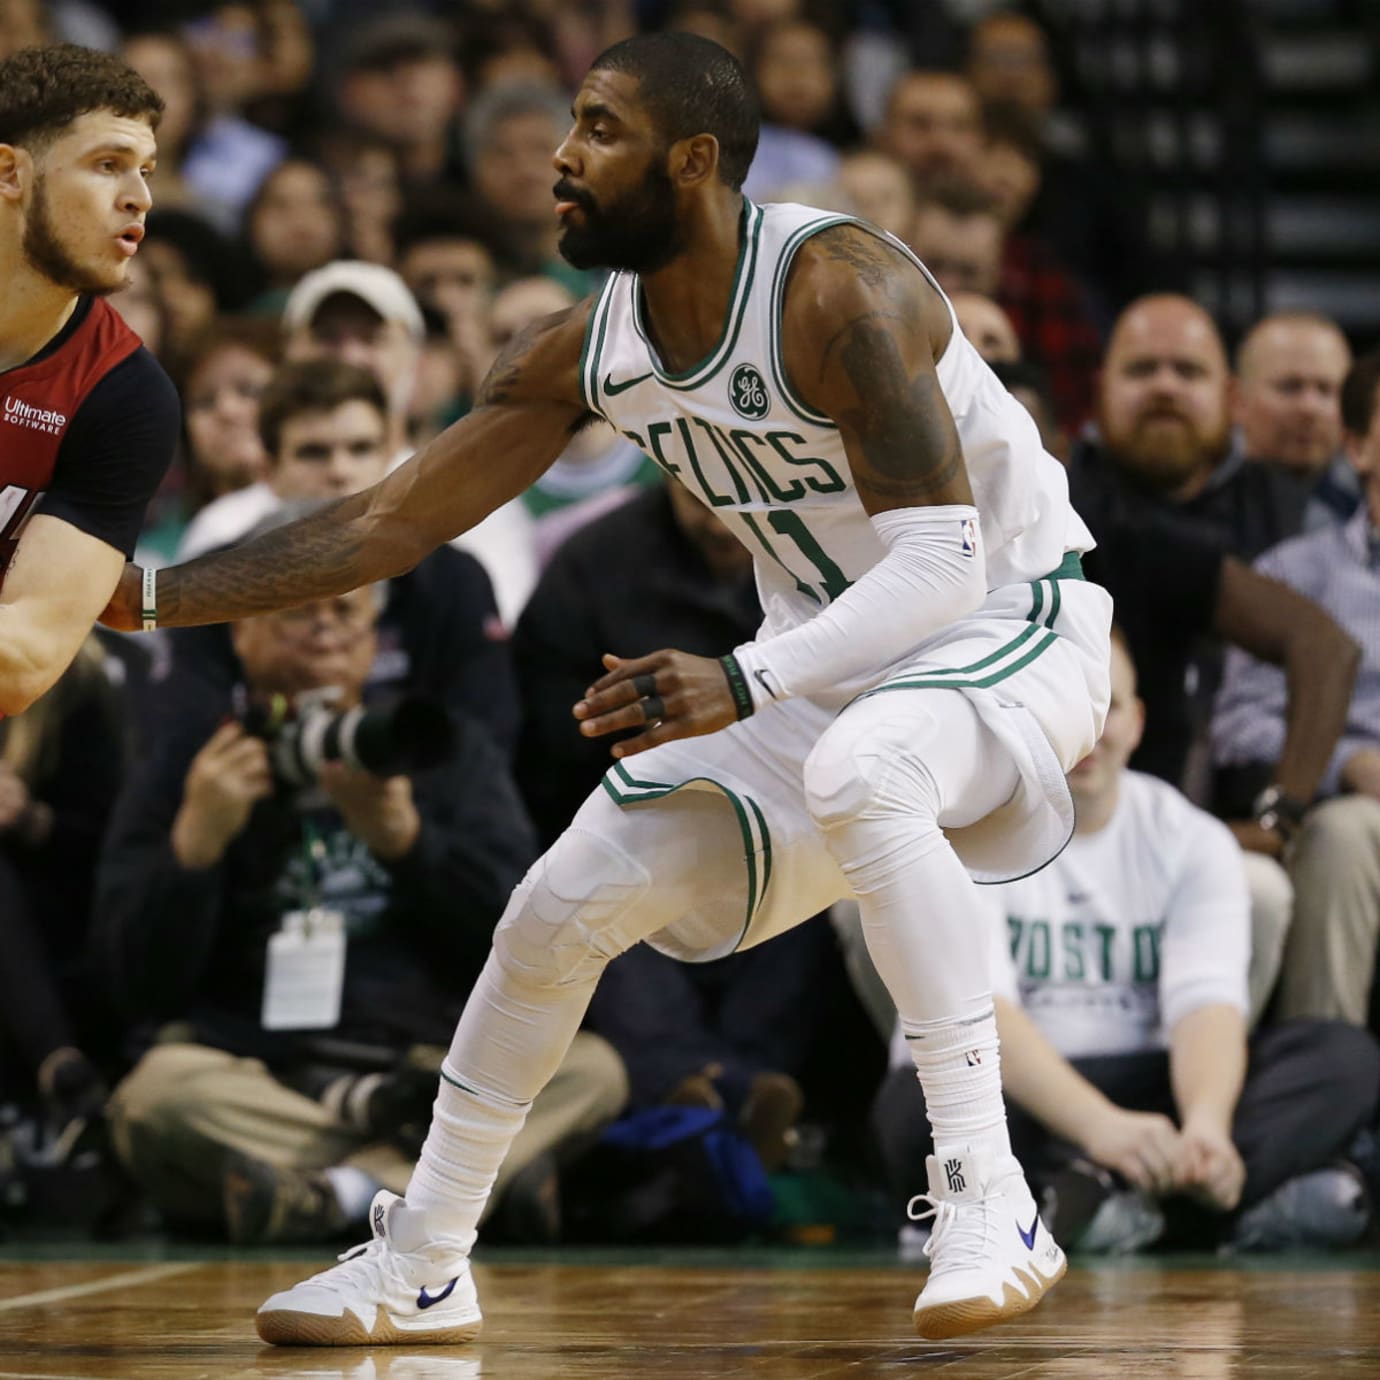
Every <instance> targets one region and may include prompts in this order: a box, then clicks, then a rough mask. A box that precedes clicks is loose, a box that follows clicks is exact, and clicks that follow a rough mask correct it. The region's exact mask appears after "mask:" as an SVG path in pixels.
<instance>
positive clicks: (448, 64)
mask: <svg viewBox="0 0 1380 1380" xmlns="http://www.w3.org/2000/svg"><path fill="white" fill-rule="evenodd" d="M455 48H456V34H455V30H454V29H453V28H452V27H451V25H450V24H448V23H446V22H445V21H443V20H440V19H437V18H434V17H432V16H431V15H428V14H423V13H421V12H420V11H419V10H417V9H408V8H404V9H401V10H394V11H392V12H384V13H378V14H371V15H369V16H368V18H366V19H363V20H361V21H359V22H358V23H356V24H355V25H354V26H353V27H352V28H351V29H349V30H347V31H346V34H345V41H344V44H343V52H342V53H341V55H340V58H339V61H338V63H337V64H336V65H335V66H334V68H333V70H334V72H335V73H336V74H338V75H337V82H336V88H335V105H336V110H337V113H338V114H339V116H340V119H341V120H342V121H343V123H344V124H345V125H346V126H347V127H348V128H350V129H352V130H357V131H359V132H360V133H362V134H364V135H368V136H371V137H373V138H376V139H382V140H383V141H384V142H385V143H386V144H388V145H389V146H390V147H392V148H394V149H395V150H397V153H398V156H399V161H400V165H401V169H400V170H401V173H402V178H403V181H404V182H406V183H410V184H414V185H425V184H429V183H432V182H435V181H437V180H443V179H454V178H458V177H459V176H460V175H461V174H462V173H463V163H462V161H461V158H460V150H459V140H458V137H457V133H458V131H457V126H456V121H457V118H458V116H459V114H460V109H461V105H462V103H463V99H464V81H463V79H462V77H461V75H460V67H459V64H458V62H457V61H456V54H455ZM553 147H554V145H553Z"/></svg>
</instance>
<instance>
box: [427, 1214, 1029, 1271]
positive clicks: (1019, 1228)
mask: <svg viewBox="0 0 1380 1380" xmlns="http://www.w3.org/2000/svg"><path fill="white" fill-rule="evenodd" d="M1039 1226H1040V1211H1039V1209H1038V1208H1037V1209H1036V1210H1035V1216H1034V1217H1032V1218H1031V1219H1030V1230H1029V1231H1026V1229H1025V1228H1024V1227H1023V1226H1021V1224H1020V1223H1019V1222H1017V1223H1016V1230H1017V1231H1018V1232H1020V1234H1021V1240H1022V1241H1024V1242H1025V1248H1026V1250H1028V1251H1033V1250H1034V1249H1035V1232H1036V1231H1037V1230H1038V1228H1039ZM453 1282H454V1281H452V1283H453Z"/></svg>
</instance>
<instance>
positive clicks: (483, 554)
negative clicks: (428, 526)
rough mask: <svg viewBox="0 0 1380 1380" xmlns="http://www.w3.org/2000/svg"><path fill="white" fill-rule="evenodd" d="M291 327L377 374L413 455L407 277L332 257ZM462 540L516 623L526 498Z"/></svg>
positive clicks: (300, 354) (415, 319) (523, 583)
mask: <svg viewBox="0 0 1380 1380" xmlns="http://www.w3.org/2000/svg"><path fill="white" fill-rule="evenodd" d="M549 192H550V189H549V188H548V199H549ZM553 219H554V217H553ZM283 329H284V331H286V332H287V357H288V358H289V359H294V360H296V359H323V358H327V357H332V356H333V357H335V358H337V359H343V360H345V361H347V362H348V363H351V364H358V365H362V366H363V367H364V368H366V369H368V370H369V371H370V372H371V373H373V374H374V376H375V377H376V378H377V379H378V380H379V382H380V383H381V384H382V385H383V389H384V393H385V395H386V397H387V399H388V433H389V455H390V460H389V468H390V469H391V468H395V467H396V466H398V465H400V464H402V462H403V461H404V460H406V459H407V457H408V456H409V455H410V454H411V450H410V448H409V446H408V444H407V417H408V409H409V408H410V406H411V403H412V396H413V393H414V391H415V389H416V386H417V370H418V367H419V364H420V359H421V350H422V344H423V341H424V340H425V337H426V322H425V320H424V318H423V316H422V312H421V308H420V307H418V305H417V300H416V298H415V297H413V295H412V294H411V293H410V292H409V291H408V290H407V285H406V284H405V283H404V282H403V280H402V279H401V278H400V277H399V276H398V275H397V274H396V273H395V272H393V270H392V269H391V268H385V267H384V266H383V265H382V264H366V263H361V262H359V261H358V260H341V261H339V262H337V263H333V264H327V265H326V267H325V268H319V269H317V270H316V272H314V273H308V274H307V276H306V277H305V278H303V279H302V281H301V282H299V283H298V284H297V286H296V287H295V288H294V289H293V290H292V292H291V294H290V295H289V296H288V300H287V304H286V305H285V306H284V308H283ZM454 544H455V546H456V547H457V548H458V549H459V550H461V551H467V552H469V553H470V554H471V555H473V556H474V557H475V559H476V560H478V561H479V563H480V564H481V565H482V566H483V567H484V569H485V570H486V571H487V572H488V575H489V578H490V579H491V580H492V581H493V584H494V592H495V595H496V596H497V599H498V607H499V612H500V614H501V615H502V617H503V620H504V622H505V623H509V624H511V623H512V622H514V621H515V620H516V618H517V615H518V613H519V612H521V609H522V606H523V604H524V603H525V602H526V600H527V596H528V594H530V593H531V590H532V586H533V585H534V584H535V583H536V568H537V566H536V555H535V552H534V550H533V547H532V538H531V532H530V530H529V527H528V521H527V514H526V512H525V511H524V509H523V508H522V505H521V502H520V501H519V500H516V499H515V500H514V501H513V502H511V503H506V504H504V505H503V507H501V508H499V509H498V510H497V511H496V512H493V513H491V514H490V515H489V516H488V517H487V518H485V519H484V521H483V522H481V523H479V524H478V525H477V526H475V527H472V528H470V530H469V531H468V532H465V533H463V534H462V535H461V536H459V537H457V538H456V540H455V543H454ZM203 549H204V548H203ZM192 554H200V553H199V551H198V552H192V551H189V550H183V551H182V552H181V553H179V555H180V559H182V560H186V559H187V558H188V556H190V555H192Z"/></svg>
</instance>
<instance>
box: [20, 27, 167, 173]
mask: <svg viewBox="0 0 1380 1380" xmlns="http://www.w3.org/2000/svg"><path fill="white" fill-rule="evenodd" d="M94 110H110V111H113V112H114V113H115V114H116V115H123V116H126V117H128V118H131V119H140V120H147V121H148V122H149V125H150V126H151V127H152V128H153V129H157V128H158V122H159V120H161V119H162V118H163V98H162V97H161V96H160V95H159V94H158V93H157V92H156V91H155V90H154V89H153V88H152V87H151V86H150V85H149V84H148V83H147V82H146V81H145V80H144V79H143V78H142V77H141V76H140V75H139V74H138V73H137V72H136V71H134V69H133V68H132V67H130V66H129V65H128V64H127V63H125V62H122V61H121V60H120V59H119V58H118V57H115V56H113V55H112V54H110V53H103V52H100V51H98V50H97V49H95V48H81V47H78V46H77V45H76V44H75V43H52V44H48V45H46V46H45V47H42V48H21V49H20V50H19V51H18V52H17V53H13V54H11V55H10V56H9V57H7V58H5V59H4V61H0V144H16V145H26V146H29V147H31V148H32V147H36V146H37V147H41V146H42V145H43V144H45V143H46V142H47V141H48V140H50V139H52V138H54V137H56V136H57V135H59V134H61V133H62V132H63V130H65V129H66V128H67V126H68V125H70V124H71V123H72V121H73V120H75V119H77V117H78V116H81V115H88V114H90V113H91V112H92V111H94Z"/></svg>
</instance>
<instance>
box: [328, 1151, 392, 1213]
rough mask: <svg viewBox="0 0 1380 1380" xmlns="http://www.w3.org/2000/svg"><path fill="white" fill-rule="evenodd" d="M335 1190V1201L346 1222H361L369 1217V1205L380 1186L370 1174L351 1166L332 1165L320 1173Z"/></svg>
mask: <svg viewBox="0 0 1380 1380" xmlns="http://www.w3.org/2000/svg"><path fill="white" fill-rule="evenodd" d="M322 1172H323V1173H324V1174H325V1176H326V1178H327V1180H328V1181H329V1183H330V1185H331V1187H332V1188H333V1189H334V1190H335V1196H336V1201H337V1202H339V1204H340V1210H341V1211H342V1212H343V1213H344V1214H345V1220H346V1221H347V1222H362V1221H364V1219H365V1218H366V1217H368V1215H369V1204H370V1203H372V1202H373V1201H374V1194H376V1193H377V1192H378V1191H379V1188H380V1187H381V1185H380V1184H379V1183H378V1181H377V1180H375V1179H374V1177H373V1176H372V1175H370V1174H366V1173H365V1172H364V1170H362V1169H358V1168H356V1167H355V1166H354V1165H352V1164H333V1165H332V1166H331V1167H330V1168H329V1169H326V1170H323V1171H322Z"/></svg>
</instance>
